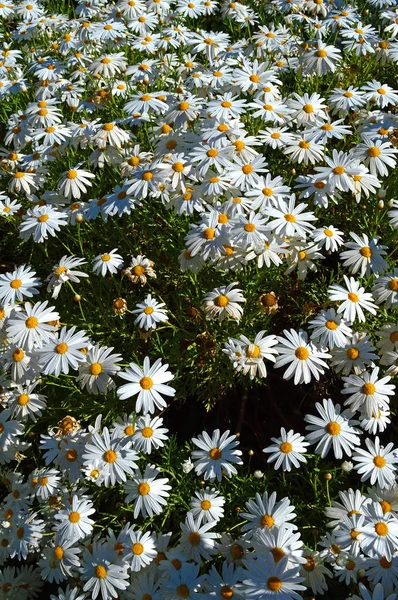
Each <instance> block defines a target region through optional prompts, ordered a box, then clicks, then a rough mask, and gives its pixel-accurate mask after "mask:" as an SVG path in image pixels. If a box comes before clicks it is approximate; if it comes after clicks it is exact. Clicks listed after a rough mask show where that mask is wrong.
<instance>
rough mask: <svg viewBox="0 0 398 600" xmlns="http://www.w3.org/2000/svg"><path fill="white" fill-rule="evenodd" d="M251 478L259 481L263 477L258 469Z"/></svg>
mask: <svg viewBox="0 0 398 600" xmlns="http://www.w3.org/2000/svg"><path fill="white" fill-rule="evenodd" d="M253 477H255V478H256V479H261V478H262V477H264V473H263V472H262V471H260V469H256V470H255V471H254V473H253Z"/></svg>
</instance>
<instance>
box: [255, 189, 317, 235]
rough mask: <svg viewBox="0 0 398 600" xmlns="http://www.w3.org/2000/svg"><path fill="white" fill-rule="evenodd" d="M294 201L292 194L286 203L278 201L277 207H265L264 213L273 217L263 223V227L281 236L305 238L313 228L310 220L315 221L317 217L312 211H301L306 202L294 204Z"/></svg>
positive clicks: (304, 207) (294, 197) (305, 206)
mask: <svg viewBox="0 0 398 600" xmlns="http://www.w3.org/2000/svg"><path fill="white" fill-rule="evenodd" d="M295 203H296V196H295V194H292V195H291V196H290V199H289V203H288V204H287V203H286V202H285V201H280V202H279V206H278V207H277V208H273V207H266V208H265V209H264V214H266V215H267V216H268V217H274V218H273V219H272V220H271V221H269V223H267V224H266V225H265V229H266V230H267V231H272V232H273V233H274V234H276V235H279V236H282V237H284V236H286V237H294V236H298V237H302V238H304V239H305V238H306V236H307V233H310V231H311V229H314V226H313V225H312V224H311V223H310V221H316V220H317V218H316V217H315V215H314V214H313V213H312V212H303V211H304V210H305V209H306V208H307V204H303V203H301V204H298V205H297V206H295Z"/></svg>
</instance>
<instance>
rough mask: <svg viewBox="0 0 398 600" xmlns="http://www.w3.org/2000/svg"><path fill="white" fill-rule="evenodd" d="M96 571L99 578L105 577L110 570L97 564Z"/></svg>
mask: <svg viewBox="0 0 398 600" xmlns="http://www.w3.org/2000/svg"><path fill="white" fill-rule="evenodd" d="M94 572H95V576H96V577H98V579H105V577H106V575H107V573H108V571H107V570H106V568H105V567H104V566H102V565H97V566H96V567H95V569H94Z"/></svg>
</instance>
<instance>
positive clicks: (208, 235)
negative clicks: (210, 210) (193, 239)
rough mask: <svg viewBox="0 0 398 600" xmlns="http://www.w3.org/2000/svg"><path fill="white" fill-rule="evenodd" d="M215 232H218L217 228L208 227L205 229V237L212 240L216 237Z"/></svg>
mask: <svg viewBox="0 0 398 600" xmlns="http://www.w3.org/2000/svg"><path fill="white" fill-rule="evenodd" d="M215 234H216V230H215V229H213V228H212V227H207V228H206V229H205V230H204V231H203V237H204V239H205V240H212V239H213V238H214V236H215Z"/></svg>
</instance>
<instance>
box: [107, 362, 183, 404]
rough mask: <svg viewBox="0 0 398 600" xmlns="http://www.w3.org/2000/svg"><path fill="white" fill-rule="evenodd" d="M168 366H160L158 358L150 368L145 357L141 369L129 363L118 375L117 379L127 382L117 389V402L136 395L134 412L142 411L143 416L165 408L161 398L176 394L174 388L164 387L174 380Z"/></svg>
mask: <svg viewBox="0 0 398 600" xmlns="http://www.w3.org/2000/svg"><path fill="white" fill-rule="evenodd" d="M168 366H169V365H168V364H165V365H162V359H161V358H158V359H157V361H156V362H155V363H154V364H153V365H152V367H151V364H150V361H149V358H148V357H147V356H146V357H145V358H144V366H143V369H141V368H140V367H139V366H138V365H136V364H135V363H130V365H129V366H128V367H127V369H126V371H122V372H121V373H119V377H121V378H122V379H126V380H127V381H128V382H129V383H126V384H124V385H122V386H120V387H119V388H118V389H117V396H118V398H119V400H126V399H127V398H131V396H136V395H137V394H138V398H137V402H136V405H135V412H141V411H142V412H143V413H144V414H147V413H151V414H152V413H154V412H155V410H156V408H157V409H159V410H162V409H163V408H165V407H166V406H167V404H166V402H165V400H164V398H163V397H162V396H163V395H165V396H174V395H175V393H176V391H175V389H174V388H172V387H171V386H169V385H165V384H166V383H167V382H168V381H171V380H172V379H173V378H174V375H173V374H172V373H171V372H170V371H168V370H167V368H168Z"/></svg>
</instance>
